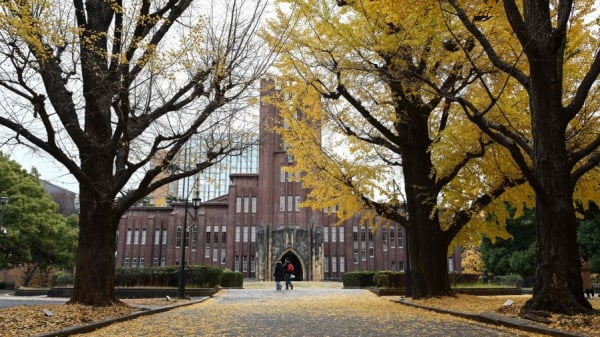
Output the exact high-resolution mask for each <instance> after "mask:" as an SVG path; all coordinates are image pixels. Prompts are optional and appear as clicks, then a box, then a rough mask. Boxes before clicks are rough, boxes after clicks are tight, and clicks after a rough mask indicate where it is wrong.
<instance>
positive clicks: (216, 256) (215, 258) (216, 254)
mask: <svg viewBox="0 0 600 337" xmlns="http://www.w3.org/2000/svg"><path fill="white" fill-rule="evenodd" d="M212 260H213V262H218V261H219V248H214V249H213V259H212Z"/></svg>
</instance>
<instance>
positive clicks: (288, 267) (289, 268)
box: [287, 263, 294, 273]
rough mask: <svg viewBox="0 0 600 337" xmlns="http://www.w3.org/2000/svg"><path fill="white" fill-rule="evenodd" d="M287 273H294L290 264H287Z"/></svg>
mask: <svg viewBox="0 0 600 337" xmlns="http://www.w3.org/2000/svg"><path fill="white" fill-rule="evenodd" d="M287 271H288V272H290V273H293V272H294V265H293V264H291V263H288V264H287Z"/></svg>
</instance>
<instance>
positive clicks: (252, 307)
mask: <svg viewBox="0 0 600 337" xmlns="http://www.w3.org/2000/svg"><path fill="white" fill-rule="evenodd" d="M384 335H386V336H465V337H468V336H477V337H480V336H507V337H508V336H530V335H531V334H526V333H523V332H520V331H516V330H510V329H502V328H498V327H495V326H488V325H484V324H479V323H474V322H472V321H466V320H462V319H457V318H455V317H452V316H448V315H440V314H435V313H433V312H429V311H425V310H419V309H414V308H409V307H406V306H402V305H400V304H398V303H395V302H393V301H392V300H391V299H390V298H384V297H377V296H376V295H374V294H373V293H371V292H369V291H365V290H342V289H323V290H316V289H304V288H295V289H294V290H293V291H285V290H284V291H280V292H277V291H275V290H264V289H263V290H261V289H243V290H237V289H231V290H225V291H222V292H220V293H219V294H218V295H217V296H216V297H215V298H212V299H210V300H208V301H206V302H203V303H199V304H195V305H192V306H186V307H182V308H178V309H174V310H171V311H168V312H165V313H161V314H156V315H151V316H145V317H141V318H137V319H135V320H132V321H128V322H123V323H118V324H114V325H111V326H109V327H106V328H103V329H100V330H97V331H95V332H92V333H88V334H85V335H82V336H104V337H105V336H119V337H128V336H129V337H133V336H287V337H293V336H384Z"/></svg>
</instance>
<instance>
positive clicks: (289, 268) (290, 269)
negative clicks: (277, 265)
mask: <svg viewBox="0 0 600 337" xmlns="http://www.w3.org/2000/svg"><path fill="white" fill-rule="evenodd" d="M283 270H284V274H283V279H284V280H285V290H292V289H294V285H293V284H292V277H293V276H292V275H293V274H294V264H293V263H291V262H290V259H285V263H284V264H283Z"/></svg>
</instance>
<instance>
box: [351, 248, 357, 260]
mask: <svg viewBox="0 0 600 337" xmlns="http://www.w3.org/2000/svg"><path fill="white" fill-rule="evenodd" d="M352 259H354V264H358V248H354V249H353V250H352Z"/></svg>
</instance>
